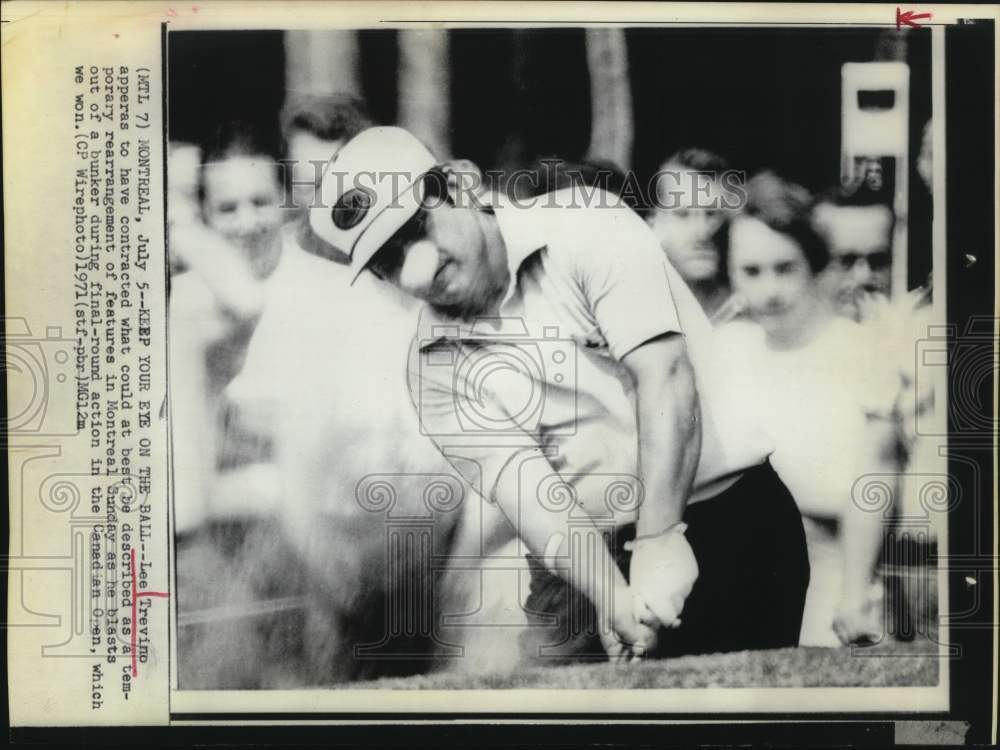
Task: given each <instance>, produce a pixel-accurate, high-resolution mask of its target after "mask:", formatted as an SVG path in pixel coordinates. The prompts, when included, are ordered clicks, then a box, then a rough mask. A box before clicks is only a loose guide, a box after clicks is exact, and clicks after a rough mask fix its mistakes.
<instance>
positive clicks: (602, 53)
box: [587, 29, 634, 169]
mask: <svg viewBox="0 0 1000 750" xmlns="http://www.w3.org/2000/svg"><path fill="white" fill-rule="evenodd" d="M587 66H588V67H589V68H590V101H591V112H592V118H591V126H590V149H589V150H588V152H587V157H588V158H590V159H609V160H610V161H613V162H614V163H615V164H617V165H618V166H619V167H621V168H622V169H628V168H629V166H630V165H631V161H632V138H633V128H634V123H633V116H632V89H631V84H630V82H629V75H628V49H627V48H626V45H625V31H624V29H587Z"/></svg>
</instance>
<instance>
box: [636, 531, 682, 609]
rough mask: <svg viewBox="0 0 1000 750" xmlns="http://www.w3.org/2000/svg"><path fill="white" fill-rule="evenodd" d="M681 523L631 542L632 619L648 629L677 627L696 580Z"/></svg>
mask: <svg viewBox="0 0 1000 750" xmlns="http://www.w3.org/2000/svg"><path fill="white" fill-rule="evenodd" d="M686 529H687V526H686V525H685V524H677V525H676V526H674V527H673V528H672V529H671V530H670V531H668V532H666V533H664V534H661V535H659V536H655V537H649V538H645V539H643V538H639V539H636V541H634V542H632V543H631V548H632V562H631V565H630V568H629V570H630V586H631V588H632V592H633V616H634V617H635V618H636V619H637V620H638V621H639V622H640V623H643V624H645V625H648V626H650V627H655V625H656V623H658V624H661V625H664V626H665V627H668V628H672V627H677V626H678V625H680V622H681V621H680V615H681V612H682V611H683V609H684V602H685V600H686V599H687V597H688V594H690V593H691V588H692V587H693V586H694V582H695V581H696V580H698V562H697V561H696V560H695V558H694V552H693V551H692V550H691V545H690V544H688V541H687V539H686V538H685V537H684V531H685V530H686Z"/></svg>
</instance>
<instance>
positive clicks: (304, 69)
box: [285, 31, 361, 96]
mask: <svg viewBox="0 0 1000 750" xmlns="http://www.w3.org/2000/svg"><path fill="white" fill-rule="evenodd" d="M285 60H286V63H285V85H286V88H287V92H288V93H289V94H291V93H296V94H312V95H319V96H322V95H325V94H353V95H355V96H358V95H360V93H361V85H360V77H359V74H358V37H357V34H356V33H355V32H353V31H286V32H285Z"/></svg>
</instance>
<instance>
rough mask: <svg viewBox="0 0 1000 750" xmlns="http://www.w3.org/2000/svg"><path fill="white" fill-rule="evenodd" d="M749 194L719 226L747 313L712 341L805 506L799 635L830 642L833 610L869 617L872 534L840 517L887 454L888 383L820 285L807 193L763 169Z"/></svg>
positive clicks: (818, 244) (873, 596)
mask: <svg viewBox="0 0 1000 750" xmlns="http://www.w3.org/2000/svg"><path fill="white" fill-rule="evenodd" d="M747 193H748V202H747V205H746V210H745V213H744V214H743V215H742V216H739V217H737V218H735V219H734V220H733V222H732V224H731V227H730V230H729V234H730V236H729V257H728V272H729V278H730V279H731V281H732V284H733V288H734V290H735V291H736V292H737V293H739V294H740V295H741V296H742V297H743V298H744V299H745V301H746V305H747V309H748V316H749V320H743V321H737V322H731V323H728V324H726V325H724V326H721V327H719V328H718V329H717V332H718V336H719V342H718V343H719V345H720V346H721V349H722V351H724V352H726V353H727V354H728V356H730V357H731V358H732V360H731V365H730V367H729V368H727V374H728V377H729V378H731V385H730V391H731V398H733V399H734V401H737V402H742V404H744V405H752V406H751V408H753V409H754V410H755V412H756V414H755V416H756V418H757V419H759V420H760V422H761V424H762V425H763V427H764V429H765V431H766V432H767V433H768V435H769V437H770V438H771V440H772V442H773V443H774V446H775V451H774V454H773V455H772V457H771V460H772V462H773V464H774V467H775V469H776V470H777V472H778V474H779V476H780V477H781V478H782V480H783V481H784V482H785V484H787V485H788V487H789V489H790V490H791V492H792V495H793V496H794V497H795V500H796V503H797V504H798V506H799V509H800V510H801V512H802V515H803V521H804V524H805V528H806V539H807V545H808V550H809V564H810V569H811V579H810V583H809V589H808V593H807V595H806V605H805V613H804V616H803V623H802V632H801V634H800V638H799V643H800V644H801V645H811V646H835V645H839V644H840V642H841V640H840V638H838V636H837V634H836V632H835V631H834V627H833V625H834V618H835V616H837V614H838V612H839V611H840V610H842V609H848V608H850V609H851V610H852V612H854V613H855V614H856V616H855V620H860V619H862V617H865V618H867V619H865V620H864V622H862V623H861V624H859V625H858V627H857V628H856V629H855V632H854V633H853V635H852V637H854V636H857V635H859V634H864V635H870V633H871V631H872V630H873V629H874V628H875V625H876V624H877V623H876V622H875V620H874V617H875V610H874V607H873V605H874V603H875V602H876V601H880V594H879V589H878V587H877V586H873V585H872V581H871V577H872V575H873V572H874V565H875V558H876V554H877V550H878V544H879V540H878V538H877V536H875V537H873V536H872V535H871V534H870V533H869V534H868V535H867V536H866V537H864V538H861V539H858V538H854V539H850V540H846V539H845V538H844V534H843V533H842V528H841V523H842V520H843V518H844V514H845V511H846V510H847V509H848V506H849V503H850V502H851V498H852V488H853V487H854V485H855V482H856V480H858V478H859V477H863V476H865V475H866V474H868V473H871V472H878V471H879V470H880V468H881V464H880V462H881V461H882V460H887V457H886V455H885V453H884V452H883V451H882V447H883V446H884V445H885V443H884V442H880V441H882V440H883V439H884V432H885V425H886V423H885V422H884V421H881V422H880V423H876V416H875V414H876V412H877V406H876V404H878V403H881V402H882V400H884V399H883V398H882V397H883V396H884V395H885V394H886V393H888V392H891V390H892V387H891V384H888V382H887V380H886V379H884V378H882V377H880V376H879V375H878V374H877V373H878V372H880V369H881V368H879V357H878V356H877V354H876V350H875V348H874V347H872V346H869V345H868V344H867V342H868V341H869V339H868V338H867V336H866V335H865V331H864V329H863V328H862V326H860V325H859V324H857V323H855V322H854V321H851V320H848V319H846V318H843V317H839V316H836V315H834V314H833V312H832V311H831V309H830V307H829V305H828V304H827V302H826V301H825V300H824V298H823V297H822V296H821V295H820V293H819V285H820V277H821V275H822V272H823V270H824V269H825V268H826V266H827V264H828V262H829V260H830V257H829V252H828V249H827V247H826V244H825V243H824V242H823V239H822V237H821V236H820V235H819V234H818V233H817V232H816V231H815V229H814V227H813V226H812V224H811V222H810V208H811V196H810V194H809V192H808V191H807V190H805V189H804V188H802V187H800V186H798V185H794V184H791V183H788V182H786V181H784V180H782V179H781V178H779V177H777V176H776V175H774V174H772V173H767V172H766V173H763V174H760V175H758V176H756V177H754V178H753V179H752V180H750V182H749V183H748V184H747ZM880 425H881V427H882V430H883V431H882V432H881V433H880V432H879V429H880ZM891 470H892V469H891V467H890V468H888V469H887V471H890V472H891ZM847 545H854V546H853V548H852V551H851V559H847V555H846V554H845V550H847ZM845 596H846V598H847V601H845Z"/></svg>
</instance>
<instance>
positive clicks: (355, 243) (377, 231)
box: [309, 127, 437, 283]
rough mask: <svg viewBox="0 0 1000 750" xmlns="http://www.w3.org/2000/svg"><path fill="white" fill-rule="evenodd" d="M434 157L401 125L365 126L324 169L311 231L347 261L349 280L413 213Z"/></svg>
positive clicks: (433, 162)
mask: <svg viewBox="0 0 1000 750" xmlns="http://www.w3.org/2000/svg"><path fill="white" fill-rule="evenodd" d="M436 164H437V160H436V159H435V158H434V155H433V154H432V153H431V152H430V151H429V150H428V149H427V147H426V146H424V144H423V143H421V142H420V141H419V140H417V138H416V137H415V136H414V135H413V134H412V133H410V132H408V131H406V130H403V129H402V128H389V127H385V128H382V127H379V128H369V129H368V130H364V131H362V132H360V133H358V134H357V135H356V136H355V137H354V138H352V139H351V140H350V141H348V142H347V143H346V144H344V146H343V148H341V149H340V150H339V151H338V152H337V153H336V154H335V155H334V157H333V158H332V159H331V160H330V162H329V163H328V164H327V165H326V170H325V172H324V173H323V182H322V183H321V185H320V192H319V199H320V200H319V204H318V207H316V208H311V209H310V210H309V223H310V225H311V226H312V229H313V231H314V232H315V233H316V234H317V235H318V236H319V237H321V238H322V239H323V240H324V241H325V242H327V243H329V244H330V245H332V246H333V247H335V248H337V249H338V250H340V251H341V252H343V253H345V254H346V255H348V256H349V257H350V259H351V269H352V271H353V278H352V283H353V280H355V279H357V277H358V275H359V274H360V273H361V271H363V270H364V268H365V266H366V265H367V264H368V262H369V261H370V260H371V259H372V256H374V255H375V253H376V252H378V250H379V248H381V247H382V245H384V244H385V243H386V241H387V240H389V238H391V237H392V236H393V235H394V234H395V233H396V232H398V231H399V230H400V229H402V227H403V226H404V225H405V224H406V222H408V221H409V220H410V219H411V218H413V216H414V215H415V214H416V213H417V210H418V209H419V208H420V204H421V202H422V200H423V182H422V178H423V176H424V175H425V174H426V173H427V172H428V171H429V170H430V169H431V168H432V167H434V166H435V165H436Z"/></svg>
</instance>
